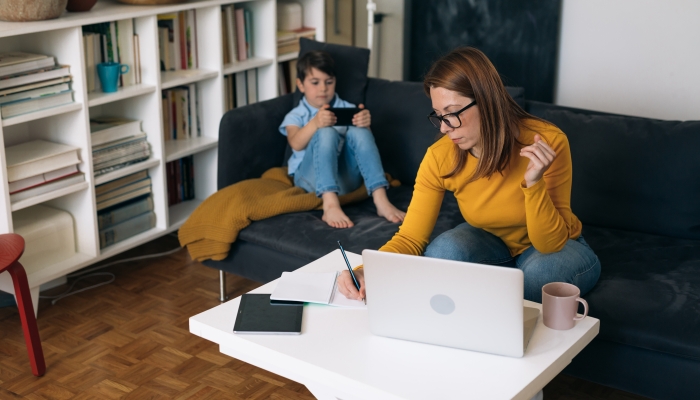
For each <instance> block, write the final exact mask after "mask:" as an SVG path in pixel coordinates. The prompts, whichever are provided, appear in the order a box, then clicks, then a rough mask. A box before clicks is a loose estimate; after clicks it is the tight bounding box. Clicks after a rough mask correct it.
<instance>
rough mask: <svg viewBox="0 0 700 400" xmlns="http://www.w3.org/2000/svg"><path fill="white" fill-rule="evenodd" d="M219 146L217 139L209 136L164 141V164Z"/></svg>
mask: <svg viewBox="0 0 700 400" xmlns="http://www.w3.org/2000/svg"><path fill="white" fill-rule="evenodd" d="M218 145H219V139H218V138H214V137H209V136H199V137H195V138H191V139H185V140H166V141H165V162H170V161H173V160H177V159H179V158H182V157H186V156H189V155H190V154H194V153H199V152H200V151H204V150H208V149H211V148H214V147H217V146H218Z"/></svg>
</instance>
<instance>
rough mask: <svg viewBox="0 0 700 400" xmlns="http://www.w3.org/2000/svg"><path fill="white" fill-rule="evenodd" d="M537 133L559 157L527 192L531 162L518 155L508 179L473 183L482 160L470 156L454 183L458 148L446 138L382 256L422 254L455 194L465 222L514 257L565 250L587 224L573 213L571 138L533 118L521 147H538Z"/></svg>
mask: <svg viewBox="0 0 700 400" xmlns="http://www.w3.org/2000/svg"><path fill="white" fill-rule="evenodd" d="M535 134H539V135H540V136H541V137H542V138H543V140H544V141H545V142H546V143H547V144H549V145H550V147H552V149H554V151H555V152H556V154H557V155H556V158H555V159H554V161H553V163H552V165H551V166H550V167H549V169H548V170H547V171H546V172H545V174H544V177H543V179H540V181H539V182H537V183H536V184H534V185H533V186H532V187H529V188H526V187H525V182H524V175H525V170H526V168H527V165H528V163H529V161H530V160H529V159H528V158H527V157H522V156H520V148H519V147H516V149H514V150H513V155H512V157H511V161H510V164H509V166H508V167H507V168H506V170H504V171H503V174H498V173H496V174H494V175H492V176H491V177H490V178H481V179H478V180H476V181H474V182H471V183H469V184H467V181H468V180H469V177H470V176H471V175H472V174H473V172H474V170H475V168H476V165H477V162H478V160H477V159H476V158H474V157H473V156H472V155H471V154H469V153H468V156H467V162H466V165H465V167H464V168H463V169H462V171H460V172H458V173H457V174H455V175H453V176H452V177H450V178H447V179H445V178H442V176H444V175H446V174H447V173H449V172H450V171H451V170H452V168H453V166H454V162H455V152H456V151H457V150H458V148H457V146H456V145H455V144H454V143H452V142H451V141H450V139H449V138H448V137H446V136H445V137H443V138H441V139H440V140H438V141H437V142H436V143H435V144H433V145H432V146H430V148H428V151H427V153H426V154H425V157H424V158H423V161H422V162H421V165H420V168H419V169H418V176H417V177H416V185H415V187H414V190H413V198H412V199H411V204H410V205H409V207H408V211H407V213H406V218H405V220H404V222H403V224H402V225H401V228H400V229H399V231H398V233H396V235H394V237H393V238H392V239H391V240H390V241H389V242H388V243H387V244H385V245H384V246H382V248H381V249H379V250H380V251H388V252H393V253H402V254H413V255H422V254H423V251H424V250H425V248H426V246H427V245H428V239H429V238H430V234H431V233H432V231H433V228H434V227H435V221H436V220H437V217H438V213H439V212H440V206H441V204H442V199H443V197H444V195H445V191H446V190H449V191H450V192H453V193H454V195H455V198H456V199H457V203H458V205H459V209H460V211H461V213H462V216H463V217H464V219H465V220H466V221H467V222H468V223H469V224H470V225H472V226H474V227H476V228H481V229H483V230H485V231H487V232H490V233H491V234H493V235H495V236H497V237H499V238H500V239H501V240H502V241H503V242H504V243H505V244H506V246H508V249H510V253H511V255H512V256H515V255H518V254H520V253H522V252H523V251H525V249H527V248H528V247H530V246H535V248H536V249H537V250H538V251H540V252H541V253H552V252H556V251H559V250H561V249H562V248H563V247H564V245H565V244H566V241H567V240H568V239H576V238H578V237H579V235H580V234H581V222H580V221H579V220H578V218H576V216H575V215H574V214H573V213H572V212H571V206H570V203H571V152H570V151H569V141H568V139H567V138H566V135H564V133H563V132H562V131H561V130H560V129H559V128H557V127H556V126H554V125H550V124H546V123H543V122H540V121H536V120H532V119H528V120H525V121H524V122H523V123H521V125H520V136H519V137H518V140H519V141H520V142H521V143H525V144H528V145H529V144H532V143H534V137H535Z"/></svg>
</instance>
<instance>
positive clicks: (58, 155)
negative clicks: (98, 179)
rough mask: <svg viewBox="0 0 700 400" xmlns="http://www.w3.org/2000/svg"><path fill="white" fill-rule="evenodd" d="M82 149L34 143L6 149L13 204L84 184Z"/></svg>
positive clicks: (55, 144) (43, 142)
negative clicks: (79, 165)
mask: <svg viewBox="0 0 700 400" xmlns="http://www.w3.org/2000/svg"><path fill="white" fill-rule="evenodd" d="M79 152H80V149H79V148H78V147H75V146H69V145H65V144H60V143H54V142H48V141H45V140H32V141H29V142H25V143H22V144H18V145H16V146H10V147H8V148H7V149H5V154H6V156H7V180H8V182H9V189H10V202H12V203H15V202H18V201H21V200H25V199H29V198H31V197H35V196H38V195H41V194H45V193H49V192H53V191H55V190H58V189H62V188H64V187H68V186H71V185H74V184H76V183H80V182H83V181H85V175H84V174H82V173H81V172H80V171H79V170H78V164H79V163H80V155H79Z"/></svg>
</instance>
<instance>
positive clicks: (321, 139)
mask: <svg viewBox="0 0 700 400" xmlns="http://www.w3.org/2000/svg"><path fill="white" fill-rule="evenodd" d="M339 140H340V133H339V132H338V131H337V130H335V128H333V127H332V126H326V127H323V128H319V129H317V130H316V132H315V133H314V135H313V137H311V141H310V142H309V144H310V145H312V146H315V145H318V144H323V143H328V144H334V145H336V146H337V143H338V141H339Z"/></svg>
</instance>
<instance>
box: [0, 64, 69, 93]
mask: <svg viewBox="0 0 700 400" xmlns="http://www.w3.org/2000/svg"><path fill="white" fill-rule="evenodd" d="M68 75H70V67H69V66H67V65H55V66H53V67H46V68H42V69H35V70H33V71H29V72H22V73H19V74H15V75H8V76H3V77H0V89H5V88H11V87H15V86H22V85H27V84H29V83H34V82H39V81H46V80H49V79H56V78H60V77H63V76H68Z"/></svg>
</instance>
